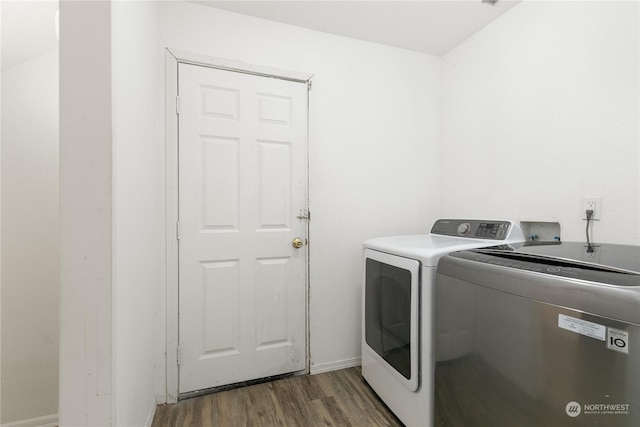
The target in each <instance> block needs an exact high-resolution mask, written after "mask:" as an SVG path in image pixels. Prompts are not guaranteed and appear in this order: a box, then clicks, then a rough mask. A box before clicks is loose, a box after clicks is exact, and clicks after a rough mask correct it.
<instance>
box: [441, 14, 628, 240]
mask: <svg viewBox="0 0 640 427" xmlns="http://www.w3.org/2000/svg"><path fill="white" fill-rule="evenodd" d="M638 16H639V13H638V3H637V2H607V1H602V2H568V1H567V2H530V1H525V2H523V3H521V4H519V5H518V6H516V7H514V8H513V9H512V10H510V11H509V12H507V13H505V14H504V15H503V16H502V17H500V18H499V19H498V20H496V21H495V22H493V23H492V24H490V25H489V26H488V27H486V28H484V29H483V30H481V31H480V32H478V33H476V34H475V35H474V36H473V37H471V38H470V39H469V40H467V41H465V42H464V43H463V44H462V45H460V46H458V47H457V48H456V49H454V50H453V51H451V52H450V53H448V54H447V55H445V56H444V57H443V61H442V73H443V97H442V118H443V119H442V198H441V201H442V213H443V215H444V216H476V217H492V218H493V217H496V218H497V217H500V218H502V217H505V218H516V219H518V220H541V221H558V222H560V224H561V227H562V238H563V239H564V240H584V238H585V237H584V226H585V222H584V221H582V220H581V218H584V211H583V210H582V198H583V197H593V196H597V197H602V210H601V212H602V220H601V221H599V222H598V223H596V224H595V225H594V227H593V235H592V236H593V238H594V240H595V241H597V242H612V243H627V244H636V245H637V244H640V210H639V209H640V200H639V198H640V188H639V185H640V184H639V182H640V177H639V169H640V168H639V161H640V159H639V130H638V126H639V109H638V100H639V90H638V84H639V81H638V75H639V69H638V62H639V52H640V49H639V45H638V43H639V34H638V27H639V26H638Z"/></svg>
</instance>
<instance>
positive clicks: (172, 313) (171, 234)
mask: <svg viewBox="0 0 640 427" xmlns="http://www.w3.org/2000/svg"><path fill="white" fill-rule="evenodd" d="M179 63H186V64H194V65H200V66H205V67H211V68H217V69H222V70H227V71H233V72H240V73H248V74H253V75H258V76H264V77H271V78H278V79H283V80H290V81H296V82H302V83H306V84H307V88H308V90H309V94H308V95H309V96H308V97H307V100H308V101H307V102H309V103H310V95H311V93H310V92H311V91H310V88H311V79H312V77H313V75H312V74H308V73H302V72H297V71H288V70H281V69H277V68H273V67H266V66H260V65H255V64H249V63H245V62H239V61H234V60H229V59H224V58H216V57H210V56H206V55H200V54H194V53H190V52H184V51H180V50H175V49H169V48H167V49H166V51H165V95H166V96H165V118H166V120H165V138H166V153H165V156H166V157H165V158H166V165H165V167H166V183H165V187H166V291H165V298H164V301H161V305H162V303H164V307H161V310H162V311H164V312H165V313H166V322H165V325H166V329H165V330H164V333H163V334H162V336H161V337H158V339H159V340H161V341H160V342H164V343H165V345H164V352H163V353H164V354H163V356H162V358H163V362H164V363H161V365H164V368H165V369H162V368H160V372H159V375H158V377H159V381H158V387H159V388H160V387H163V386H164V390H158V391H157V395H158V397H159V398H161V397H162V395H164V396H165V401H166V403H175V402H177V401H178V397H179V393H178V342H179V341H178V240H177V232H178V230H177V222H178V115H177V114H176V112H177V102H176V98H177V95H178V64H179ZM307 112H309V107H308V106H307ZM308 121H309V117H307V122H308ZM309 137H310V135H309V124H308V123H307V144H308V145H310V140H309ZM307 166H308V159H307ZM307 171H308V169H307ZM308 179H309V174H308V172H307V181H308ZM307 184H308V182H307ZM307 191H309V185H307ZM307 200H309V197H307ZM307 209H308V207H307ZM308 235H309V224H308V223H307V236H308ZM305 250H306V251H307V263H308V264H309V246H308V245H306V246H305ZM305 287H306V293H307V298H306V305H307V306H306V307H305V311H306V313H307V315H306V316H307V319H306V320H307V321H306V323H307V325H306V336H307V340H306V350H305V354H306V355H307V367H306V371H307V372H309V363H310V357H309V265H307V277H306V286H305ZM161 347H162V346H161Z"/></svg>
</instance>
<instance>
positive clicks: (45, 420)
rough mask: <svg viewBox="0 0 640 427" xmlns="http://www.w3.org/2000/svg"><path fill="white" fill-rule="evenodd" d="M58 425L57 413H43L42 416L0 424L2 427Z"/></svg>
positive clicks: (49, 426)
mask: <svg viewBox="0 0 640 427" xmlns="http://www.w3.org/2000/svg"><path fill="white" fill-rule="evenodd" d="M57 425H58V414H52V415H45V416H44V417H37V418H31V419H28V420H22V421H14V422H11V423H6V424H2V427H56V426H57Z"/></svg>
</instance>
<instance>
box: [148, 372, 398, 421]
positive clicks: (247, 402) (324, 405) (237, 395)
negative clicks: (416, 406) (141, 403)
mask: <svg viewBox="0 0 640 427" xmlns="http://www.w3.org/2000/svg"><path fill="white" fill-rule="evenodd" d="M207 426H220V427H235V426H287V427H295V426H300V427H313V426H340V427H343V426H344V427H347V426H354V427H356V426H363V427H364V426H366V427H374V426H393V427H396V426H397V427H401V426H402V423H401V422H400V421H399V420H398V419H397V418H396V417H395V416H394V415H393V413H392V412H391V411H390V410H389V409H388V408H387V407H386V406H385V405H384V403H382V401H381V400H380V399H379V398H378V396H377V395H376V394H375V393H374V392H373V390H371V388H370V387H369V385H368V384H367V383H366V382H365V381H364V380H363V379H362V376H361V375H360V368H359V367H356V368H348V369H342V370H339V371H333V372H326V373H322V374H317V375H304V376H298V377H290V378H286V379H281V380H277V381H273V382H268V383H262V384H255V385H251V386H246V387H241V388H236V389H232V390H227V391H221V392H218V393H213V394H209V395H205V396H200V397H194V398H191V399H186V400H183V401H180V402H178V403H175V404H172V405H160V406H158V409H157V411H156V416H155V418H154V420H153V425H152V427H207Z"/></svg>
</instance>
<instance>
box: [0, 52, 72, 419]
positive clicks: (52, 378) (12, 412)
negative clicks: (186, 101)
mask: <svg viewBox="0 0 640 427" xmlns="http://www.w3.org/2000/svg"><path fill="white" fill-rule="evenodd" d="M1 182H2V341H3V342H2V355H1V357H0V360H2V377H1V386H2V389H3V393H2V420H1V421H2V423H3V424H5V423H11V422H15V421H23V420H29V419H33V418H39V417H49V418H51V419H53V421H55V420H56V419H57V413H58V317H59V303H58V300H59V286H60V282H59V277H58V274H59V266H58V258H59V251H58V50H57V49H55V50H52V51H50V52H48V53H46V54H43V55H40V56H37V57H35V58H33V59H30V60H29V61H27V62H23V63H21V64H19V65H17V66H14V67H12V68H10V69H8V70H6V71H4V72H3V73H2V178H1Z"/></svg>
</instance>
